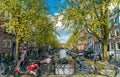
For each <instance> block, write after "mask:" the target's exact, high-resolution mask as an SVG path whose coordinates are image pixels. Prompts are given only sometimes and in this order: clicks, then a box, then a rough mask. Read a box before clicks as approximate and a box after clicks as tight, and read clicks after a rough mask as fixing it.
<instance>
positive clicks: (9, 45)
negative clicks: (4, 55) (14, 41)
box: [7, 39, 11, 48]
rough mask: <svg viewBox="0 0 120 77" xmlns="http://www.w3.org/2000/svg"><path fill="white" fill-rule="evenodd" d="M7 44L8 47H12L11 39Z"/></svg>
mask: <svg viewBox="0 0 120 77" xmlns="http://www.w3.org/2000/svg"><path fill="white" fill-rule="evenodd" d="M7 44H8V48H10V47H11V39H9V40H8V42H7Z"/></svg>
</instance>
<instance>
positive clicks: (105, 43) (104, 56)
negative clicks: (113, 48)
mask: <svg viewBox="0 0 120 77" xmlns="http://www.w3.org/2000/svg"><path fill="white" fill-rule="evenodd" d="M102 46H103V49H102V50H103V61H107V58H108V57H107V55H108V51H107V38H104V39H103V42H102Z"/></svg>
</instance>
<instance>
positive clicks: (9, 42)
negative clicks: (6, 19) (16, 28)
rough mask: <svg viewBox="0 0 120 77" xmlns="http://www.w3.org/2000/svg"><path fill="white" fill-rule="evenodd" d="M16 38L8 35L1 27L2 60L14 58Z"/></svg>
mask: <svg viewBox="0 0 120 77" xmlns="http://www.w3.org/2000/svg"><path fill="white" fill-rule="evenodd" d="M14 53H15V37H14V36H13V35H11V34H8V33H6V30H5V29H3V28H1V27H0V58H1V57H3V58H7V57H11V56H14Z"/></svg>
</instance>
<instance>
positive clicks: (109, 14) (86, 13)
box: [61, 0, 120, 60]
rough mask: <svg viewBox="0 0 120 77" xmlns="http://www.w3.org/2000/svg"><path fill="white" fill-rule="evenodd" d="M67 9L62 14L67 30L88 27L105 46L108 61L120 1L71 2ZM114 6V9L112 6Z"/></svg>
mask: <svg viewBox="0 0 120 77" xmlns="http://www.w3.org/2000/svg"><path fill="white" fill-rule="evenodd" d="M66 2H67V4H68V6H67V9H66V10H65V11H63V12H62V13H61V14H62V15H64V16H63V23H64V24H65V28H68V29H70V30H71V31H72V32H76V34H77V33H79V31H80V30H81V29H82V28H83V27H86V28H87V29H88V32H89V33H90V34H92V35H94V36H95V37H96V38H97V39H98V40H99V41H100V42H101V43H102V45H103V60H106V59H107V39H108V35H109V32H110V31H111V30H112V28H113V27H114V25H115V22H114V20H115V18H118V15H119V14H118V13H119V2H120V1H119V0H115V1H114V0H69V1H67V0H66ZM111 4H114V5H113V6H114V7H115V8H114V9H111V8H110V5H111Z"/></svg>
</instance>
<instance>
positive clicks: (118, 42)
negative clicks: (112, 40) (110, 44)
mask: <svg viewBox="0 0 120 77" xmlns="http://www.w3.org/2000/svg"><path fill="white" fill-rule="evenodd" d="M118 43H120V41H119V42H116V44H115V45H116V50H120V49H118V46H117V44H118Z"/></svg>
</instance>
